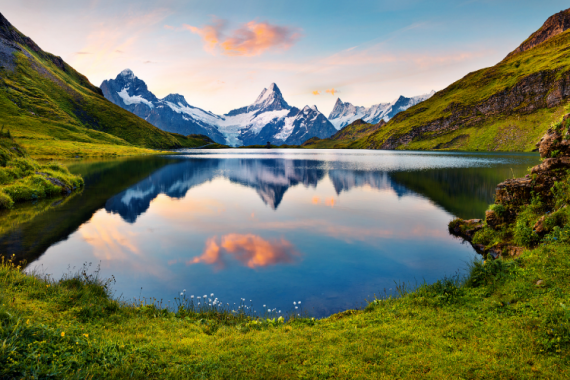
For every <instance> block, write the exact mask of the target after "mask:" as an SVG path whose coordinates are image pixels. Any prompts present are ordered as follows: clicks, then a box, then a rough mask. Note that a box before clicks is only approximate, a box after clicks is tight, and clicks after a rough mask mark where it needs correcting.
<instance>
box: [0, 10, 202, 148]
mask: <svg viewBox="0 0 570 380" xmlns="http://www.w3.org/2000/svg"><path fill="white" fill-rule="evenodd" d="M0 120H1V122H2V125H3V126H4V127H5V128H6V129H9V130H10V132H11V134H12V135H13V136H14V137H15V138H16V140H17V141H18V142H19V143H20V144H21V145H23V146H24V147H25V148H26V149H27V150H28V151H29V152H30V154H32V155H34V156H54V155H56V156H62V155H63V156H73V157H74V156H77V155H100V154H133V153H138V154H140V153H147V151H143V150H140V149H138V148H140V147H144V148H179V147H183V146H192V144H193V143H194V142H195V141H194V140H195V139H188V138H186V137H184V136H180V135H174V134H171V133H167V132H164V131H162V130H160V129H158V128H156V127H154V126H152V125H151V124H149V123H147V122H146V121H144V120H142V119H140V118H138V117H136V116H134V115H133V114H131V113H130V112H127V111H125V110H123V109H121V108H120V107H117V106H116V105H114V104H113V103H111V102H109V101H108V100H106V99H105V98H104V97H103V94H102V92H101V90H100V89H99V88H97V87H96V86H94V85H92V84H91V83H90V82H89V80H88V79H87V78H86V77H85V76H83V75H82V74H80V73H78V72H77V71H76V70H75V69H73V68H72V67H71V66H69V65H68V64H67V63H66V62H65V61H63V60H62V59H61V57H57V56H55V55H53V54H50V53H47V52H45V51H43V50H42V49H41V48H40V47H39V46H38V45H37V44H36V43H35V42H34V41H33V40H32V39H31V38H29V37H27V36H25V35H24V34H22V33H21V32H20V31H18V29H16V28H15V27H14V26H13V25H12V24H10V22H9V21H8V20H6V18H4V16H3V15H2V14H0Z"/></svg>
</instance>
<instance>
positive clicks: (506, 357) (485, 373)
mask: <svg viewBox="0 0 570 380" xmlns="http://www.w3.org/2000/svg"><path fill="white" fill-rule="evenodd" d="M569 190H570V176H568V177H566V178H565V180H564V181H561V182H560V183H559V184H557V185H556V188H555V190H554V191H553V198H552V199H550V200H548V201H546V200H545V201H544V202H543V201H539V200H534V201H533V202H532V203H531V204H529V205H528V206H523V207H522V208H521V209H520V213H519V217H518V219H517V220H515V221H513V222H512V223H511V225H512V226H514V227H512V226H511V227H512V228H514V230H513V231H515V232H516V229H518V228H519V227H518V225H519V224H521V223H522V224H524V223H527V225H529V224H528V223H532V222H533V221H534V220H535V219H536V218H537V217H538V216H539V215H547V216H548V218H550V219H551V223H550V222H549V223H550V224H549V226H550V227H549V228H550V229H549V230H548V232H547V233H546V234H545V235H543V236H542V237H541V239H540V240H539V241H535V242H531V243H529V244H528V249H527V250H525V251H524V252H523V253H522V255H521V256H520V257H517V258H515V259H512V258H499V259H497V260H492V259H491V258H488V259H487V260H485V261H475V262H473V263H472V264H471V265H470V267H469V268H467V269H468V271H467V273H466V274H465V275H464V276H462V275H456V276H453V277H448V278H443V279H441V280H439V281H437V282H435V283H434V284H420V286H418V287H416V288H415V289H409V288H408V287H406V286H404V284H400V285H399V286H398V292H399V294H400V297H398V298H391V297H381V296H380V295H379V297H378V298H375V299H373V300H368V302H367V306H366V307H364V308H363V309H360V310H347V311H345V312H342V313H339V314H335V315H332V316H330V317H328V318H323V319H316V320H315V319H312V318H307V317H303V318H301V317H297V318H295V317H292V315H290V316H289V318H287V319H284V320H278V319H276V318H275V317H274V316H263V317H256V316H253V315H246V314H237V315H236V314H235V313H232V312H228V310H225V311H220V312H218V311H215V310H212V309H199V310H198V309H196V308H194V307H192V306H190V307H188V306H189V304H188V303H187V302H186V301H187V298H186V297H184V298H183V299H180V298H178V300H177V302H178V305H179V306H180V307H179V308H178V309H174V310H169V309H166V308H164V303H162V302H157V301H156V300H149V301H146V302H145V301H142V300H135V301H132V302H131V301H129V302H126V301H121V300H116V299H113V297H112V296H111V294H112V284H113V282H112V280H113V279H111V280H109V281H102V280H101V279H100V278H98V276H97V273H98V272H97V271H95V272H91V271H89V270H88V269H89V268H88V267H84V268H83V269H82V270H81V271H80V272H78V273H75V274H69V275H66V276H64V277H63V278H62V279H53V278H50V277H49V276H48V277H46V276H43V275H42V274H41V273H35V274H33V273H32V274H26V273H24V272H23V271H22V268H21V267H19V266H18V264H16V263H15V262H14V261H3V262H2V264H1V265H0V326H1V327H0V341H2V342H4V343H3V345H2V346H0V377H6V378H45V377H48V376H51V377H52V378H62V379H74V378H77V379H79V378H82V379H84V378H149V379H154V378H156V379H184V378H208V379H226V378H253V379H272V378H275V379H282V378H310V379H313V378H323V379H326V378H330V379H353V378H362V379H393V378H406V379H425V378H431V379H447V378H449V379H456V378H466V379H467V378H469V379H489V378H492V379H515V378H516V379H545V378H548V379H558V378H567V377H568V376H570V226H569V223H568V221H569V219H568V215H567V211H564V210H566V209H565V208H564V205H565V204H567V202H568V201H569V200H570V199H569V195H568V194H570V191H569ZM560 210H563V212H564V213H565V214H564V216H560V215H558V214H560V212H561V211H560ZM494 211H495V212H497V213H499V214H502V213H504V212H505V208H504V207H503V208H501V207H499V206H497V207H494ZM511 227H509V226H507V225H505V226H504V229H508V228H511ZM173 298H174V297H173ZM293 315H294V314H293Z"/></svg>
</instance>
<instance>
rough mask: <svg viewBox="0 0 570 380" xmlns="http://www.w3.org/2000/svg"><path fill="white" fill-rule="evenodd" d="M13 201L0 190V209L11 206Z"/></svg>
mask: <svg viewBox="0 0 570 380" xmlns="http://www.w3.org/2000/svg"><path fill="white" fill-rule="evenodd" d="M12 206H14V201H13V200H12V198H10V197H9V196H8V195H6V194H4V193H2V192H0V210H2V209H8V208H12Z"/></svg>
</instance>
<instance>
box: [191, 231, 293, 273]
mask: <svg viewBox="0 0 570 380" xmlns="http://www.w3.org/2000/svg"><path fill="white" fill-rule="evenodd" d="M300 256H301V254H300V253H299V252H297V250H296V249H295V248H294V247H293V245H292V244H291V243H290V242H288V241H287V240H285V239H278V240H277V239H272V240H265V239H263V238H262V237H260V236H257V235H253V234H246V235H244V234H228V235H225V236H222V238H221V242H220V244H218V239H217V237H212V238H210V239H208V240H207V241H206V248H205V249H204V253H202V255H201V256H199V257H195V258H193V259H192V260H189V261H188V262H187V263H186V264H188V265H192V264H198V263H204V264H208V265H213V266H214V267H215V268H216V269H217V270H221V269H224V268H225V267H226V266H227V260H228V257H232V258H233V259H234V260H237V261H239V262H240V263H241V264H242V265H244V266H246V267H248V268H251V269H255V268H259V267H267V266H271V265H277V264H293V263H294V262H295V261H298V259H299V258H300Z"/></svg>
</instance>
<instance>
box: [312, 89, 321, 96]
mask: <svg viewBox="0 0 570 380" xmlns="http://www.w3.org/2000/svg"><path fill="white" fill-rule="evenodd" d="M320 94H321V92H320V91H318V90H316V91H313V95H320Z"/></svg>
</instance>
